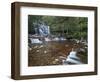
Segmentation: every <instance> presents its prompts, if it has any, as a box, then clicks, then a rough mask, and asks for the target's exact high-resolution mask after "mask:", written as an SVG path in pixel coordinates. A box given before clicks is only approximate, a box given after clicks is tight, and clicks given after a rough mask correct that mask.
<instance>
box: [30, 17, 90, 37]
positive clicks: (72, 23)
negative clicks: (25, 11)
mask: <svg viewBox="0 0 100 82" xmlns="http://www.w3.org/2000/svg"><path fill="white" fill-rule="evenodd" d="M40 22H43V23H45V24H46V25H48V26H50V32H51V34H56V35H58V34H63V35H64V36H65V37H67V36H68V35H69V36H72V37H73V38H76V39H81V37H83V38H84V39H87V26H88V25H87V22H88V19H87V18H86V17H61V16H36V15H29V16H28V32H29V33H34V27H37V26H36V24H38V23H40Z"/></svg>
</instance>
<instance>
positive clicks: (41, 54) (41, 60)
mask: <svg viewBox="0 0 100 82" xmlns="http://www.w3.org/2000/svg"><path fill="white" fill-rule="evenodd" d="M84 47H85V46H84V45H83V44H82V43H75V42H74V41H60V42H59V41H50V42H45V43H43V44H34V45H32V50H29V51H28V66H46V65H62V60H60V59H59V57H60V56H62V57H67V56H68V55H69V53H70V52H71V50H72V48H75V49H79V48H84ZM78 56H79V57H80V58H81V61H82V62H83V63H85V64H86V63H87V58H88V56H87V51H86V52H84V53H83V52H80V53H79V54H78Z"/></svg>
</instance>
